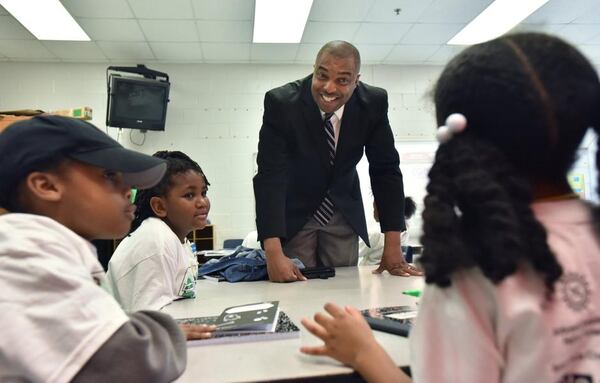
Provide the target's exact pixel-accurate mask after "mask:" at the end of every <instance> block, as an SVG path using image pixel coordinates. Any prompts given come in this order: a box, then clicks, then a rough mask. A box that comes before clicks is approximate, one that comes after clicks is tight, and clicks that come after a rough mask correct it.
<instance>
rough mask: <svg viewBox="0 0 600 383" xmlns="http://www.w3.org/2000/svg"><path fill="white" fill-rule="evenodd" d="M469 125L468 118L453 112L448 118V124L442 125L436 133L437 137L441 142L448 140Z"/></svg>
mask: <svg viewBox="0 0 600 383" xmlns="http://www.w3.org/2000/svg"><path fill="white" fill-rule="evenodd" d="M466 127H467V118H466V117H465V116H464V115H462V114H460V113H452V114H451V115H449V116H448V117H447V118H446V125H442V126H440V127H439V128H438V130H437V132H436V133H435V138H436V139H437V140H438V142H439V143H440V144H443V143H444V142H448V140H450V139H451V138H452V136H454V135H455V134H458V133H461V132H463V131H464V130H465V129H466Z"/></svg>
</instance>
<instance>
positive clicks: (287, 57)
mask: <svg viewBox="0 0 600 383" xmlns="http://www.w3.org/2000/svg"><path fill="white" fill-rule="evenodd" d="M297 52H298V44H252V45H251V46H250V60H251V61H254V62H293V61H294V59H295V58H296V53H297Z"/></svg>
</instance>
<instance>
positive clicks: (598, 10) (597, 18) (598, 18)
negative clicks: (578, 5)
mask: <svg viewBox="0 0 600 383" xmlns="http://www.w3.org/2000/svg"><path fill="white" fill-rule="evenodd" d="M573 23H575V24H600V5H597V6H594V7H592V8H590V9H588V10H587V11H586V12H583V14H581V15H580V16H579V17H577V18H576V19H575V20H573Z"/></svg>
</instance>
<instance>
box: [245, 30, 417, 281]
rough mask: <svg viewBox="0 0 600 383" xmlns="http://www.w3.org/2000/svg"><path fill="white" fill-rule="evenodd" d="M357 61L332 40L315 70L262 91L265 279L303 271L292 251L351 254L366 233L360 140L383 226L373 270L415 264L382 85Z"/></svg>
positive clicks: (329, 256) (307, 257)
mask: <svg viewBox="0 0 600 383" xmlns="http://www.w3.org/2000/svg"><path fill="white" fill-rule="evenodd" d="M359 71H360V55H359V53H358V50H357V49H356V48H355V47H354V46H353V45H352V44H350V43H347V42H344V41H332V42H329V43H327V44H325V45H324V46H323V47H322V48H321V50H320V51H319V53H318V55H317V58H316V61H315V66H314V72H313V74H312V75H310V76H308V77H306V78H304V79H301V80H298V81H295V82H291V83H288V84H286V85H284V86H281V87H279V88H275V89H272V90H270V91H269V92H267V94H266V95H265V102H264V105H265V111H264V115H263V125H262V128H261V130H260V140H259V144H258V158H257V162H258V173H257V175H256V176H255V177H254V195H255V199H256V217H257V218H256V226H257V230H258V239H259V240H260V241H262V244H263V247H264V249H265V253H266V256H267V270H268V273H269V279H270V280H271V281H274V282H286V281H296V280H304V279H305V278H304V276H303V275H302V273H301V272H300V271H299V270H298V268H297V267H296V266H295V264H294V263H293V262H291V260H290V259H289V258H299V259H300V260H302V261H303V263H304V264H305V265H306V266H317V265H325V266H355V265H356V264H357V261H358V237H357V234H358V235H359V236H360V237H361V238H362V239H363V240H364V241H365V242H366V243H368V237H367V228H366V222H365V213H364V209H363V204H362V197H361V193H360V186H359V180H358V174H357V172H356V164H357V163H358V162H359V161H360V159H361V157H362V155H363V149H364V150H365V152H366V155H367V158H368V160H369V174H370V177H371V187H372V190H373V195H374V197H375V203H376V204H377V206H378V207H379V212H380V223H381V230H382V232H384V233H385V245H384V253H383V257H382V260H381V264H380V265H379V268H378V269H377V270H375V272H376V273H381V272H383V271H384V270H388V272H390V273H391V274H394V275H418V274H419V272H418V271H417V270H416V269H414V268H413V267H412V266H411V265H409V264H407V263H406V262H405V261H404V257H403V255H402V251H401V249H400V232H401V231H403V230H405V224H404V202H403V201H404V191H403V185H402V174H401V173H400V168H399V157H398V153H397V152H396V149H395V148H394V137H393V134H392V130H391V128H390V124H389V121H388V117H387V108H388V102H387V94H386V92H385V90H383V89H381V88H376V87H373V86H369V85H367V84H364V83H362V82H359V77H360V75H359ZM288 257H289V258H288Z"/></svg>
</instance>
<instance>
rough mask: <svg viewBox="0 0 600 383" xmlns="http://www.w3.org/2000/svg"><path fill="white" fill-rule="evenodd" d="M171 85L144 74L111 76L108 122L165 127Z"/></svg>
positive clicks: (142, 127)
mask: <svg viewBox="0 0 600 383" xmlns="http://www.w3.org/2000/svg"><path fill="white" fill-rule="evenodd" d="M169 85H170V84H169V83H168V82H165V81H159V80H151V79H147V78H141V77H140V78H134V77H121V76H111V79H110V93H109V97H108V110H107V113H106V125H108V126H112V127H117V128H130V129H140V130H165V120H166V118H167V103H168V102H169Z"/></svg>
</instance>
